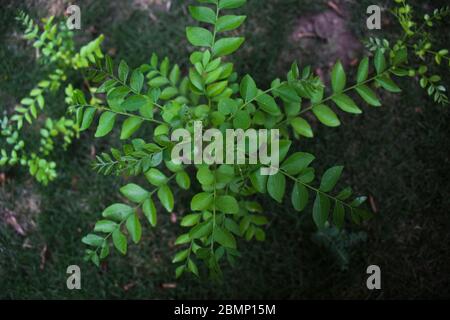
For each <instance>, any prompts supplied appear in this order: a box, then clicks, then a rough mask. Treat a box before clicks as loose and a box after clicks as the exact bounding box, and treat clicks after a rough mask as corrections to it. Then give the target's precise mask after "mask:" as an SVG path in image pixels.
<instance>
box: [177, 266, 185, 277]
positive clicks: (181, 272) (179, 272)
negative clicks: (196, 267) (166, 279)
mask: <svg viewBox="0 0 450 320" xmlns="http://www.w3.org/2000/svg"><path fill="white" fill-rule="evenodd" d="M184 270H186V266H185V265H184V264H183V265H181V266H179V267H177V268H176V270H175V278H176V279H178V278H180V277H181V276H182V275H183V273H184Z"/></svg>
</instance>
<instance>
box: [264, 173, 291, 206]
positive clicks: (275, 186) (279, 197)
mask: <svg viewBox="0 0 450 320" xmlns="http://www.w3.org/2000/svg"><path fill="white" fill-rule="evenodd" d="M285 189H286V177H285V176H284V175H283V174H282V173H281V172H278V173H277V174H275V175H271V176H269V179H268V181H267V191H268V192H269V195H270V196H271V197H272V198H273V199H275V201H277V202H279V203H282V202H283V196H284V192H285Z"/></svg>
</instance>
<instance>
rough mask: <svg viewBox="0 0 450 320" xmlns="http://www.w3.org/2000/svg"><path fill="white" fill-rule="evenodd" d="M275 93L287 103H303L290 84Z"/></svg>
mask: <svg viewBox="0 0 450 320" xmlns="http://www.w3.org/2000/svg"><path fill="white" fill-rule="evenodd" d="M274 91H275V93H276V94H278V95H279V96H280V97H281V99H282V100H283V101H285V102H290V103H298V104H299V103H300V102H301V101H302V100H301V99H300V97H299V96H298V94H297V92H296V91H295V90H294V89H293V88H291V87H290V86H289V85H288V84H284V85H282V86H281V87H279V88H277V89H275V90H274Z"/></svg>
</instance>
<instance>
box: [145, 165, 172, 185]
mask: <svg viewBox="0 0 450 320" xmlns="http://www.w3.org/2000/svg"><path fill="white" fill-rule="evenodd" d="M145 177H146V178H147V180H148V182H150V183H151V184H152V185H154V186H156V187H160V186H162V185H165V184H166V183H167V177H166V176H165V175H164V173H162V172H161V171H159V170H158V169H156V168H151V169H150V170H149V171H147V172H146V173H145Z"/></svg>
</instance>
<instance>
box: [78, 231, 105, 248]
mask: <svg viewBox="0 0 450 320" xmlns="http://www.w3.org/2000/svg"><path fill="white" fill-rule="evenodd" d="M104 241H105V239H103V238H102V237H100V236H98V235H96V234H93V233H91V234H88V235H87V236H85V237H83V239H81V242H83V243H84V244H87V245H88V246H91V247H100V246H101V245H102V244H103V242H104Z"/></svg>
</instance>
